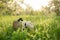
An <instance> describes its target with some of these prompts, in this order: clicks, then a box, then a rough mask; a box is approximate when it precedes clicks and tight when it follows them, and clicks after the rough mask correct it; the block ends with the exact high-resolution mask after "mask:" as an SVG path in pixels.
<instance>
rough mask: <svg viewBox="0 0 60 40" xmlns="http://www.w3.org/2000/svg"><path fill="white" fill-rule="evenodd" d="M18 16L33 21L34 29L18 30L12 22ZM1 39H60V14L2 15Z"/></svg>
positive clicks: (0, 20)
mask: <svg viewBox="0 0 60 40" xmlns="http://www.w3.org/2000/svg"><path fill="white" fill-rule="evenodd" d="M18 18H23V19H24V20H29V21H32V23H33V24H34V31H28V29H25V30H24V31H20V29H19V28H18V29H17V30H16V31H14V30H13V28H12V23H13V21H14V20H17V19H18ZM0 40H60V16H55V15H52V16H46V15H19V16H0Z"/></svg>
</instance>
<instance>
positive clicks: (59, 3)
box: [50, 0, 60, 15]
mask: <svg viewBox="0 0 60 40" xmlns="http://www.w3.org/2000/svg"><path fill="white" fill-rule="evenodd" d="M50 5H51V6H55V8H54V11H55V12H56V14H57V15H60V0H52V1H51V3H50Z"/></svg>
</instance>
